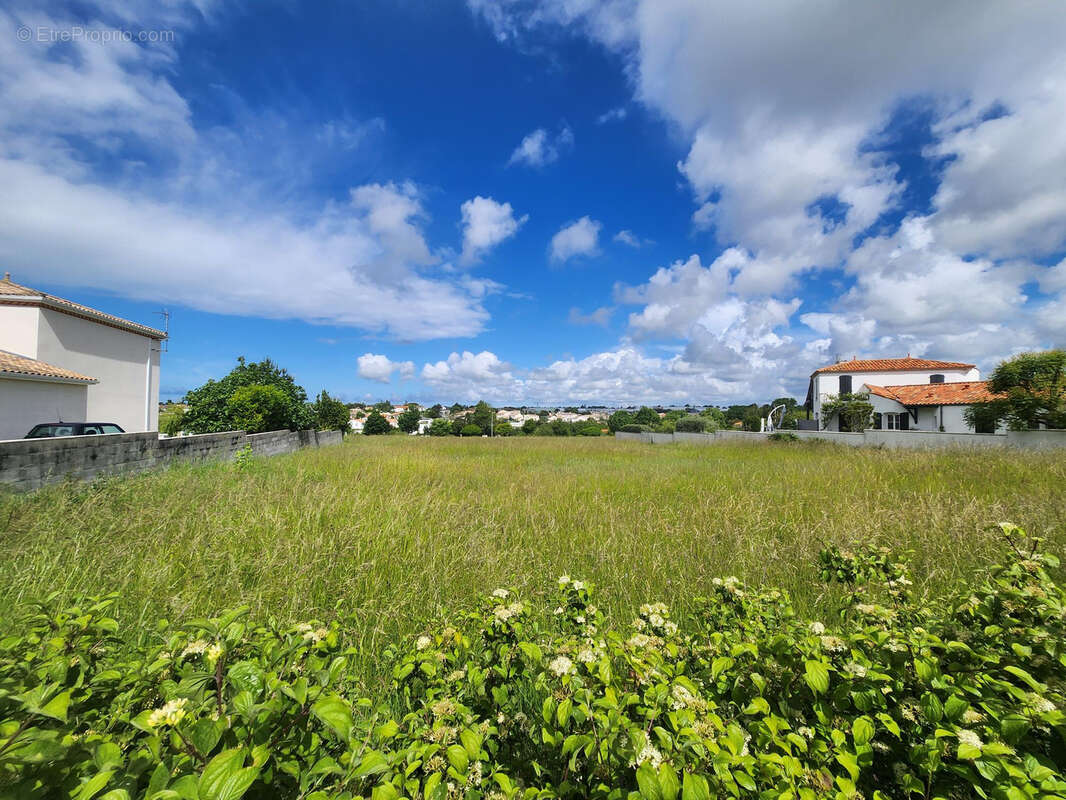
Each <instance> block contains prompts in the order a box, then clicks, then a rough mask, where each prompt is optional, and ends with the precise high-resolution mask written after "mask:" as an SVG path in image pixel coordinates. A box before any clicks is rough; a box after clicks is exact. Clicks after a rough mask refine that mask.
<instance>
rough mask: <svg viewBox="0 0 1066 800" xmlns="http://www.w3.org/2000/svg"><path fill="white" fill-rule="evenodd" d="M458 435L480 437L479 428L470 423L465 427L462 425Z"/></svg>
mask: <svg viewBox="0 0 1066 800" xmlns="http://www.w3.org/2000/svg"><path fill="white" fill-rule="evenodd" d="M459 435H460V436H480V435H481V427H480V426H478V425H475V424H474V423H472V422H471V423H468V424H466V425H464V426H463V427H462V430H460V431H459Z"/></svg>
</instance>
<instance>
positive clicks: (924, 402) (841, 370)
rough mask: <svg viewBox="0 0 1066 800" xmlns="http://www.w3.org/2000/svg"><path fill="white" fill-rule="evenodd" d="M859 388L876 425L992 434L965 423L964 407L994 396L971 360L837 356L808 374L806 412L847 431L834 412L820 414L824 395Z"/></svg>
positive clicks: (819, 422)
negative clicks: (829, 415) (841, 358)
mask: <svg viewBox="0 0 1066 800" xmlns="http://www.w3.org/2000/svg"><path fill="white" fill-rule="evenodd" d="M858 393H862V394H868V395H869V397H870V403H871V405H873V407H874V418H873V422H872V427H873V428H876V429H880V430H921V431H944V432H947V433H995V431H991V430H988V431H985V430H981V431H974V430H973V429H972V428H970V427H969V426H968V425H967V424H966V420H965V416H964V415H965V412H966V408H967V407H968V406H970V405H973V404H974V403H983V402H987V401H989V400H991V399H993V397H994V396H993V395H992V394H991V393H990V392H989V390H988V386H987V384H986V383H985V382H984V381H982V380H981V373H980V371H979V370H978V369H977V367H976V366H974V365H973V364H967V363H965V362H961V361H937V360H933V359H928V358H912V357H911V356H910V355H908V356H906V357H905V358H872V359H858V358H852V359H851V360H849V361H838V362H837V363H835V364H829V365H827V366H824V367H820V368H819V369H816V370H815V371H814V372H813V373H811V378H810V383H809V384H808V388H807V399H806V402H805V403H804V405H805V407H806V409H807V413H808V417H809V418H813V421H814V422H815V424H816V426H817V427H818V428H819V429H822V430H836V431H841V430H847V427H846V426H845V424H844V421H843V420H841V419H840V418H839V416H838V415H833V417H832V418H831V419H823V414H822V406H823V405H824V404H825V402H826V401H827V400H828V399H831V398H835V397H838V396H840V395H842V394H858ZM812 427H814V426H813V425H812Z"/></svg>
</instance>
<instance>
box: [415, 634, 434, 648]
mask: <svg viewBox="0 0 1066 800" xmlns="http://www.w3.org/2000/svg"><path fill="white" fill-rule="evenodd" d="M431 644H433V640H432V639H430V638H429V637H428V636H425V635H422V636H419V637H418V638H417V639H416V640H415V649H417V650H425V649H427V648H428V647H429V646H430V645H431Z"/></svg>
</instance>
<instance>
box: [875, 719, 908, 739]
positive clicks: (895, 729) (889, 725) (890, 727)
mask: <svg viewBox="0 0 1066 800" xmlns="http://www.w3.org/2000/svg"><path fill="white" fill-rule="evenodd" d="M877 720H878V722H880V723H881V724H882V725H884V726H885V729H886V730H887V731H888V732H889V733H891V734H892V735H893V736H895V737H896V738H897V739H899V738H902V737H901V736H900V730H899V723H898V722H896V721H895V720H894V719H892V717H890V716H889V715H888V714H884V713H881V714H878V715H877Z"/></svg>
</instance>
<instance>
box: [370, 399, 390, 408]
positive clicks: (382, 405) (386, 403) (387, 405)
mask: <svg viewBox="0 0 1066 800" xmlns="http://www.w3.org/2000/svg"><path fill="white" fill-rule="evenodd" d="M373 410H374V411H392V402H391V401H389V400H382V401H381V402H380V403H374V405H373Z"/></svg>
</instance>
